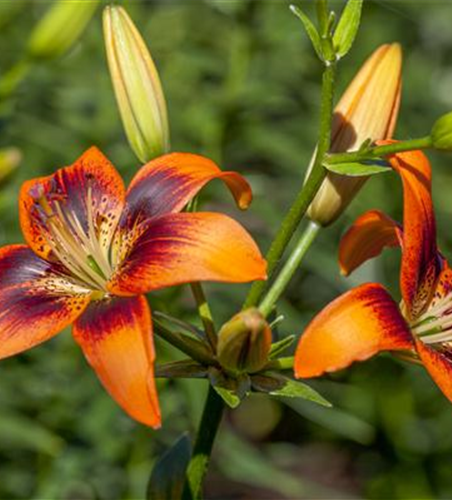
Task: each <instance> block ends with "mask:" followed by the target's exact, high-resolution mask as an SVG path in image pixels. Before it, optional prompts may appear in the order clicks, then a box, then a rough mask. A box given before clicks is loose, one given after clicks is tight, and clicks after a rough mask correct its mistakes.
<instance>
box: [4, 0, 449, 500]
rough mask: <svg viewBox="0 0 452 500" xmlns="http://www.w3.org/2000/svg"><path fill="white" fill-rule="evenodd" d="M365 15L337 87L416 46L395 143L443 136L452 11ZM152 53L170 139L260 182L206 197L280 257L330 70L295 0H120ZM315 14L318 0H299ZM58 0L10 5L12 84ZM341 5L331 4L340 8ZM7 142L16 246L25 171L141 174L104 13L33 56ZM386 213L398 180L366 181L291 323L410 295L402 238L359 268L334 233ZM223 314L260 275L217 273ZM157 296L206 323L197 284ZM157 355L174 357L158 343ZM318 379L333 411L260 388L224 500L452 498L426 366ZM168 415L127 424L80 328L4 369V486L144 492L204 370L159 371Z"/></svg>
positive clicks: (443, 179)
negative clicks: (374, 59)
mask: <svg viewBox="0 0 452 500" xmlns="http://www.w3.org/2000/svg"><path fill="white" fill-rule="evenodd" d="M364 3H365V5H364V14H363V22H362V27H361V30H360V32H359V35H358V37H357V40H356V42H355V45H354V47H353V50H352V52H351V53H350V54H349V55H348V56H347V57H346V58H345V59H344V60H343V61H342V62H341V65H340V69H339V71H340V73H339V81H338V86H339V89H338V96H339V92H340V91H341V90H342V89H343V88H344V87H345V85H346V84H347V83H348V81H349V80H350V79H351V77H352V75H353V74H354V72H355V71H356V70H357V69H358V67H359V65H360V64H361V63H362V61H363V60H364V59H365V58H366V57H367V55H368V54H370V53H371V51H372V50H373V49H374V48H376V47H377V46H378V45H379V44H381V43H385V42H391V41H399V42H401V43H402V45H403V50H404V70H403V80H404V84H403V97H402V105H401V113H400V118H399V123H398V127H397V137H399V138H410V137H417V136H420V135H424V134H425V133H426V132H428V130H429V127H430V125H431V124H432V122H433V120H434V119H435V118H436V117H437V116H438V115H440V114H442V113H443V112H445V111H448V110H450V109H452V29H451V26H452V4H451V2H450V1H448V0H444V1H442V2H441V1H439V2H437V1H432V0H428V1H427V0H424V1H402V2H398V1H394V0H387V1H372V0H365V2H364ZM124 4H125V5H126V7H127V8H128V11H129V13H130V15H131V16H132V18H133V19H134V20H135V21H136V23H137V25H138V27H139V29H140V30H141V32H142V33H143V35H144V37H145V39H146V40H147V42H148V45H149V47H150V48H151V51H152V54H153V56H154V58H155V61H156V63H157V65H158V68H159V71H160V74H161V78H162V82H163V86H164V89H165V94H166V97H167V101H168V105H169V114H170V123H171V131H172V149H173V150H183V151H192V152H198V153H201V154H204V155H207V156H210V157H212V158H213V159H215V160H216V161H218V162H219V163H220V164H221V166H222V167H223V168H224V169H235V170H238V171H240V172H241V173H243V174H245V175H246V176H247V178H248V179H249V180H250V182H251V184H252V186H253V188H254V193H255V201H254V204H253V206H252V207H251V209H250V210H249V211H248V212H247V213H239V212H238V211H237V210H235V208H234V207H233V204H232V202H231V199H230V197H229V194H228V193H226V192H225V190H224V189H223V188H222V186H221V185H219V184H218V185H212V186H210V187H209V188H207V189H206V190H205V191H204V193H203V196H202V201H203V202H204V204H205V206H206V207H208V208H209V209H213V210H222V211H226V212H229V213H231V214H232V215H233V216H234V217H236V218H239V219H240V220H241V221H242V222H243V224H244V225H245V226H246V227H247V228H248V229H249V230H250V231H251V232H252V233H253V234H254V235H255V237H256V238H257V240H258V241H259V242H260V243H261V246H262V248H263V249H264V250H266V249H267V247H268V243H269V241H270V238H271V237H272V235H273V234H274V233H275V231H276V229H277V227H278V224H279V221H280V220H281V217H282V214H283V213H284V211H285V209H287V207H288V206H289V204H290V203H291V201H292V199H293V198H294V196H295V193H296V191H297V188H298V186H299V185H300V184H301V181H302V177H303V174H304V170H305V168H306V165H307V164H308V162H309V158H310V155H311V152H312V150H313V147H314V145H315V142H316V127H317V118H318V102H319V78H320V71H321V67H320V64H319V62H318V61H317V60H316V58H315V56H314V54H313V51H312V49H311V47H310V46H309V43H308V40H307V37H306V35H305V33H304V32H303V30H302V27H301V25H300V22H299V21H298V20H297V19H296V18H295V17H294V16H293V15H292V14H291V13H290V11H289V9H288V5H289V2H286V1H283V0H273V1H272V0H259V1H253V0H237V1H222V0H218V1H216V0H211V1H207V0H206V1H201V0H196V1H195V0H192V1H185V2H183V1H178V0H176V1H171V0H170V1H168V0H162V1H160V2H158V1H155V2H140V1H131V2H124ZM302 4H303V6H304V7H305V9H306V11H307V12H308V13H310V14H313V9H312V5H311V4H312V2H304V3H303V2H302ZM50 5H51V2H47V1H39V0H36V1H27V2H22V1H19V0H11V1H5V0H3V1H2V2H0V47H1V50H0V78H1V77H2V75H5V74H6V73H7V71H8V70H9V69H10V68H11V67H12V66H13V65H14V64H15V63H17V62H18V61H19V60H20V59H21V58H22V56H23V54H24V51H25V48H26V44H27V38H28V36H29V34H30V32H31V30H32V28H33V26H34V25H35V24H36V22H37V21H38V19H39V18H40V17H41V16H42V14H43V13H44V12H45V10H46V9H48V8H49V6H50ZM342 5H343V4H342V2H337V3H336V2H333V6H335V7H336V8H337V9H338V10H339V9H340V8H341V7H342ZM0 111H1V116H0V147H6V146H12V145H14V146H16V147H18V148H19V149H20V150H21V152H22V154H23V161H22V163H21V166H20V168H19V169H18V170H17V172H16V173H15V174H14V175H12V176H11V177H10V178H9V180H8V182H7V183H3V184H2V186H1V187H0V214H1V216H0V244H1V245H5V244H10V243H15V242H20V241H22V237H21V234H20V230H19V225H18V217H17V194H18V190H19V187H20V184H21V182H23V181H24V180H25V179H28V178H30V177H33V176H37V175H43V174H48V173H51V172H52V171H53V170H54V169H55V168H56V167H59V166H63V165H67V164H69V163H71V162H72V161H74V160H75V159H76V158H77V157H78V156H79V155H80V154H81V153H82V152H83V150H84V149H86V148H88V147H89V146H90V145H92V144H96V145H97V146H99V147H100V148H101V149H102V150H103V151H104V152H105V153H106V154H107V155H108V156H109V158H110V159H111V160H112V161H113V163H115V164H116V166H117V167H118V169H119V170H120V172H121V173H122V174H123V175H124V176H125V178H126V179H130V178H131V176H132V175H133V173H134V172H135V171H136V169H137V167H138V164H137V161H136V160H135V158H134V156H133V154H132V152H131V150H130V149H129V147H128V144H127V142H126V140H125V137H124V134H123V131H122V127H121V123H120V120H119V116H118V111H117V108H116V105H115V101H114V96H113V92H112V88H111V83H110V81H109V75H108V71H107V66H106V61H105V56H104V47H103V40H102V31H101V9H99V11H98V12H97V14H96V16H95V18H94V19H93V21H92V22H91V23H90V25H89V27H88V29H87V30H86V32H85V33H84V35H83V37H82V38H81V40H80V41H79V42H78V43H77V45H76V46H75V47H74V48H73V49H72V50H71V51H70V53H68V54H66V55H65V56H64V57H62V58H59V59H57V60H53V61H49V62H46V63H42V64H37V65H35V66H34V67H33V70H32V71H31V72H30V74H29V75H28V76H27V78H26V79H25V80H24V81H23V82H22V83H21V85H20V86H19V87H18V88H17V90H16V92H15V93H14V94H13V96H12V98H11V99H9V100H8V101H6V102H2V103H1V110H0ZM430 156H431V159H432V161H433V170H434V190H435V205H436V209H437V218H438V226H439V238H440V245H441V248H442V250H443V251H444V253H445V255H446V256H447V255H451V253H452V233H451V231H450V230H449V228H450V224H451V221H452V157H451V156H450V155H433V154H432V155H430ZM368 208H382V209H384V210H385V211H387V212H388V213H389V214H391V215H392V216H393V217H395V218H398V219H400V218H401V215H402V214H401V190H400V182H399V179H398V178H397V177H396V176H391V175H388V176H377V177H376V178H374V179H372V180H371V181H370V182H368V183H367V185H366V186H365V188H364V189H363V190H362V192H361V193H360V195H359V197H358V198H357V199H356V200H355V201H354V202H353V204H352V205H351V207H350V209H349V211H348V212H347V214H346V215H344V216H343V217H342V218H341V219H340V220H339V221H338V222H337V223H336V224H335V225H334V226H333V227H331V228H330V229H328V230H326V231H324V232H323V233H322V234H321V236H320V238H319V239H318V241H317V243H316V245H315V246H314V247H313V248H312V249H311V251H310V253H309V255H308V257H307V258H306V260H305V264H304V267H303V269H302V270H300V272H299V273H298V274H297V276H296V278H295V279H294V280H293V281H292V283H291V285H290V288H289V291H288V293H287V295H286V298H285V299H284V301H283V302H282V303H281V307H280V312H281V313H283V314H284V315H285V321H284V322H283V323H282V324H281V326H280V334H281V335H287V334H292V333H294V334H297V335H298V334H300V333H301V332H302V330H303V327H304V325H306V322H307V321H308V320H309V319H310V318H311V317H312V316H313V315H314V314H315V312H316V311H318V310H319V309H320V308H321V307H323V306H324V305H325V304H326V303H327V302H328V301H330V300H331V299H333V298H334V297H336V296H337V295H338V294H340V293H341V292H343V291H344V290H346V289H348V288H350V287H351V286H353V285H355V284H358V283H362V282H364V281H369V280H376V281H380V282H382V283H385V284H387V285H388V286H389V287H390V288H391V289H392V290H393V292H394V293H395V296H396V297H397V296H398V288H397V286H398V285H397V281H398V280H397V277H398V266H399V255H398V252H397V251H392V252H391V251H389V252H387V253H386V254H385V255H383V257H382V258H380V259H378V260H376V261H375V262H371V263H369V264H367V265H365V266H364V267H363V268H362V269H361V270H360V271H359V272H357V273H356V274H355V275H354V276H353V277H352V278H349V279H343V278H341V277H340V276H339V273H338V267H337V260H336V254H337V244H338V241H339V238H340V236H341V234H342V233H343V232H344V230H345V228H346V227H347V226H348V225H349V223H350V222H351V221H352V220H353V219H354V217H355V216H356V215H358V214H359V213H361V212H362V211H364V210H365V209H368ZM207 290H208V293H209V296H210V297H211V300H212V303H213V308H214V313H215V317H216V319H217V321H218V323H221V321H222V320H225V319H227V318H228V316H229V315H231V314H232V313H233V312H235V310H236V309H237V307H239V304H240V301H241V300H242V299H243V297H244V294H245V293H246V290H247V286H237V285H234V286H228V285H221V286H219V285H209V286H208V287H207ZM151 302H152V304H153V307H154V308H155V309H159V310H163V311H167V312H170V313H171V314H174V315H178V316H180V317H183V318H186V319H190V320H194V306H193V301H192V298H191V296H190V294H189V293H188V291H187V289H186V288H184V287H182V288H178V289H171V290H166V291H165V292H163V293H159V294H154V295H153V296H152V297H151ZM157 351H158V358H159V361H166V360H170V359H174V358H175V356H176V353H175V352H174V351H172V350H171V349H170V348H169V347H168V345H167V344H165V343H164V342H163V341H160V340H157ZM312 386H313V387H315V388H316V389H318V390H319V391H320V392H321V393H322V394H323V395H324V396H325V397H327V398H328V399H329V400H330V401H332V403H333V404H334V407H333V408H332V409H326V408H323V407H320V406H315V405H314V404H312V403H308V402H304V401H296V400H291V401H282V400H280V401H275V400H269V399H268V398H264V397H261V396H253V397H250V398H249V399H248V400H246V401H245V402H244V403H243V404H242V406H241V407H239V409H238V410H236V411H234V412H229V413H228V414H227V415H226V418H225V420H224V423H223V426H222V430H221V433H220V436H219V439H218V441H217V445H216V447H215V452H214V458H213V463H212V467H211V470H210V473H209V476H208V481H207V486H206V491H207V497H208V498H209V499H248V498H249V499H251V498H252V499H317V498H319V499H320V498H325V499H338V498H369V499H430V498H432V499H433V498H434V499H437V498H441V499H448V498H452V433H451V432H450V429H451V426H452V407H451V405H450V403H448V402H447V401H446V399H445V398H444V397H443V396H442V395H441V393H440V392H439V390H438V389H437V388H436V387H435V386H434V384H433V383H432V382H431V380H430V379H429V377H428V376H427V375H426V373H425V372H424V371H423V370H422V369H421V368H419V367H416V366H411V365H407V364H403V363H401V362H398V361H396V360H394V359H392V358H390V357H389V356H380V357H378V358H377V359H374V360H372V361H369V362H366V363H363V364H356V365H354V366H353V367H352V368H351V369H349V370H347V371H345V372H341V373H339V374H336V375H334V376H331V377H325V378H323V379H321V380H316V381H314V382H313V383H312ZM160 387H161V390H160V399H161V404H162V409H163V419H164V420H163V428H162V430H160V431H158V432H155V431H151V430H149V429H147V428H145V427H143V426H141V425H138V424H136V423H135V422H133V421H132V420H131V419H129V418H128V417H127V416H126V415H125V414H124V413H123V412H122V411H121V410H120V409H119V408H118V407H117V406H116V405H115V403H114V402H113V401H112V400H111V399H110V398H109V396H108V395H107V393H106V392H105V391H104V390H103V389H102V388H101V386H100V384H99V383H98V381H97V379H96V377H95V374H94V372H92V371H91V370H90V369H89V368H88V367H87V364H86V362H85V360H84V358H83V356H82V354H81V352H80V350H79V348H78V347H77V346H76V345H75V343H74V342H73V341H72V338H71V335H70V333H69V332H64V333H63V334H62V335H60V336H58V337H56V338H55V339H54V340H52V341H51V342H48V343H46V344H44V345H42V346H40V347H37V348H35V349H33V350H31V351H29V352H27V353H24V354H23V355H21V356H18V357H15V358H12V359H7V360H3V361H2V362H1V363H0V498H2V499H23V498H33V499H57V498H58V499H63V500H66V499H74V500H75V499H77V500H85V499H86V500H91V499H102V500H114V499H126V498H127V499H141V498H144V491H145V488H146V482H147V480H148V476H149V473H150V470H151V468H152V465H153V463H154V462H155V460H156V458H157V457H158V456H159V455H160V454H161V453H162V452H163V451H164V450H165V449H166V448H167V447H168V446H170V445H171V444H172V443H173V442H174V441H175V440H176V438H177V437H178V436H179V435H180V434H181V433H182V432H184V431H186V430H189V431H190V432H193V431H194V430H195V428H196V424H197V421H198V418H199V415H200V410H201V408H202V404H203V400H204V396H205V391H206V383H205V382H204V381H196V380H195V381H182V380H175V381H169V382H165V383H162V384H160Z"/></svg>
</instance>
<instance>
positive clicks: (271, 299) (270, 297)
mask: <svg viewBox="0 0 452 500" xmlns="http://www.w3.org/2000/svg"><path fill="white" fill-rule="evenodd" d="M320 228H321V226H320V225H319V224H317V223H315V222H313V221H310V222H309V224H308V225H307V226H306V229H305V230H304V231H303V233H302V234H301V237H300V239H299V240H298V242H297V244H296V245H295V248H294V249H293V251H292V253H291V254H290V255H289V258H288V259H287V260H286V262H285V264H284V266H283V268H282V269H281V271H280V273H279V274H278V276H277V278H276V279H275V281H274V282H273V284H272V286H271V287H270V289H269V290H268V292H267V294H266V295H265V297H264V299H263V300H262V302H261V304H260V306H259V310H260V311H261V313H262V314H263V315H264V316H268V315H269V314H270V312H271V310H272V309H273V306H274V305H275V303H276V302H277V300H278V299H279V297H280V296H281V294H282V293H283V292H284V290H285V289H286V287H287V285H288V283H289V281H290V280H291V278H292V276H293V275H294V273H295V271H296V270H297V269H298V267H299V266H300V263H301V261H302V259H303V257H304V256H305V254H306V252H307V251H308V249H309V247H310V246H311V245H312V243H313V241H314V240H315V238H316V236H317V235H318V234H319V231H320Z"/></svg>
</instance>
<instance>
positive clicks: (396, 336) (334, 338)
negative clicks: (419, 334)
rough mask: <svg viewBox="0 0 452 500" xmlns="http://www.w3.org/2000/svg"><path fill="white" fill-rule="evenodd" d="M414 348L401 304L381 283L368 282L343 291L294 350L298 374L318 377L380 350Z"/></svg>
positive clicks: (310, 327) (316, 318)
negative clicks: (400, 307)
mask: <svg viewBox="0 0 452 500" xmlns="http://www.w3.org/2000/svg"><path fill="white" fill-rule="evenodd" d="M412 348H413V340H412V337H411V333H410V331H409V329H408V325H407V324H406V322H405V320H404V319H403V317H402V315H401V314H400V311H399V307H398V305H397V304H396V303H395V302H394V301H393V300H392V298H391V296H390V295H389V294H388V292H387V291H386V290H385V289H384V288H383V287H382V286H381V285H378V284H376V283H368V284H366V285H361V286H359V287H357V288H354V289H353V290H350V291H349V292H347V293H344V294H343V295H341V296H340V297H338V298H337V299H336V300H334V301H333V302H331V303H330V304H329V305H328V306H326V307H325V309H323V310H322V311H321V312H320V313H319V314H318V315H317V316H316V317H315V318H314V319H313V320H312V321H311V323H310V324H309V325H308V327H307V328H306V330H305V331H304V333H303V335H302V337H301V339H300V342H299V344H298V347H297V351H296V353H295V366H294V367H295V375H296V377H317V376H319V375H322V374H323V373H325V372H334V371H337V370H340V369H342V368H346V367H347V366H349V365H350V364H352V363H353V362H354V361H363V360H365V359H368V358H370V357H371V356H374V355H375V354H377V353H379V352H381V351H396V350H406V349H412Z"/></svg>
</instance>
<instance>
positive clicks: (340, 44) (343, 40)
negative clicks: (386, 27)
mask: <svg viewBox="0 0 452 500" xmlns="http://www.w3.org/2000/svg"><path fill="white" fill-rule="evenodd" d="M362 6H363V0H348V2H347V5H346V6H345V8H344V10H343V12H342V15H341V18H340V19H339V23H338V25H337V28H336V30H335V31H334V35H333V46H334V49H335V51H336V56H337V57H338V58H341V57H344V56H345V55H346V54H347V53H348V51H349V50H350V49H351V47H352V45H353V41H354V40H355V37H356V34H357V33H358V28H359V22H360V19H361V10H362Z"/></svg>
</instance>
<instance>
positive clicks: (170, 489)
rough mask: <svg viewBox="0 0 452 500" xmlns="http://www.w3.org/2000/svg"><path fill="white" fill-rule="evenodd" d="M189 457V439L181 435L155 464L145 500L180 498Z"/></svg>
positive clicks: (185, 435)
mask: <svg viewBox="0 0 452 500" xmlns="http://www.w3.org/2000/svg"><path fill="white" fill-rule="evenodd" d="M190 457H191V443H190V438H189V437H188V434H183V435H182V436H181V437H180V438H179V439H178V440H177V441H176V442H175V443H174V444H173V446H172V447H171V448H170V449H169V450H167V451H166V452H165V453H164V454H163V455H162V456H161V457H160V458H159V460H158V461H157V463H156V464H155V466H154V468H153V470H152V474H151V477H150V478H149V483H148V486H147V493H146V498H147V500H167V499H168V498H174V499H175V500H176V499H179V498H181V496H182V490H183V487H184V481H185V471H186V469H187V466H188V463H189V461H190Z"/></svg>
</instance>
